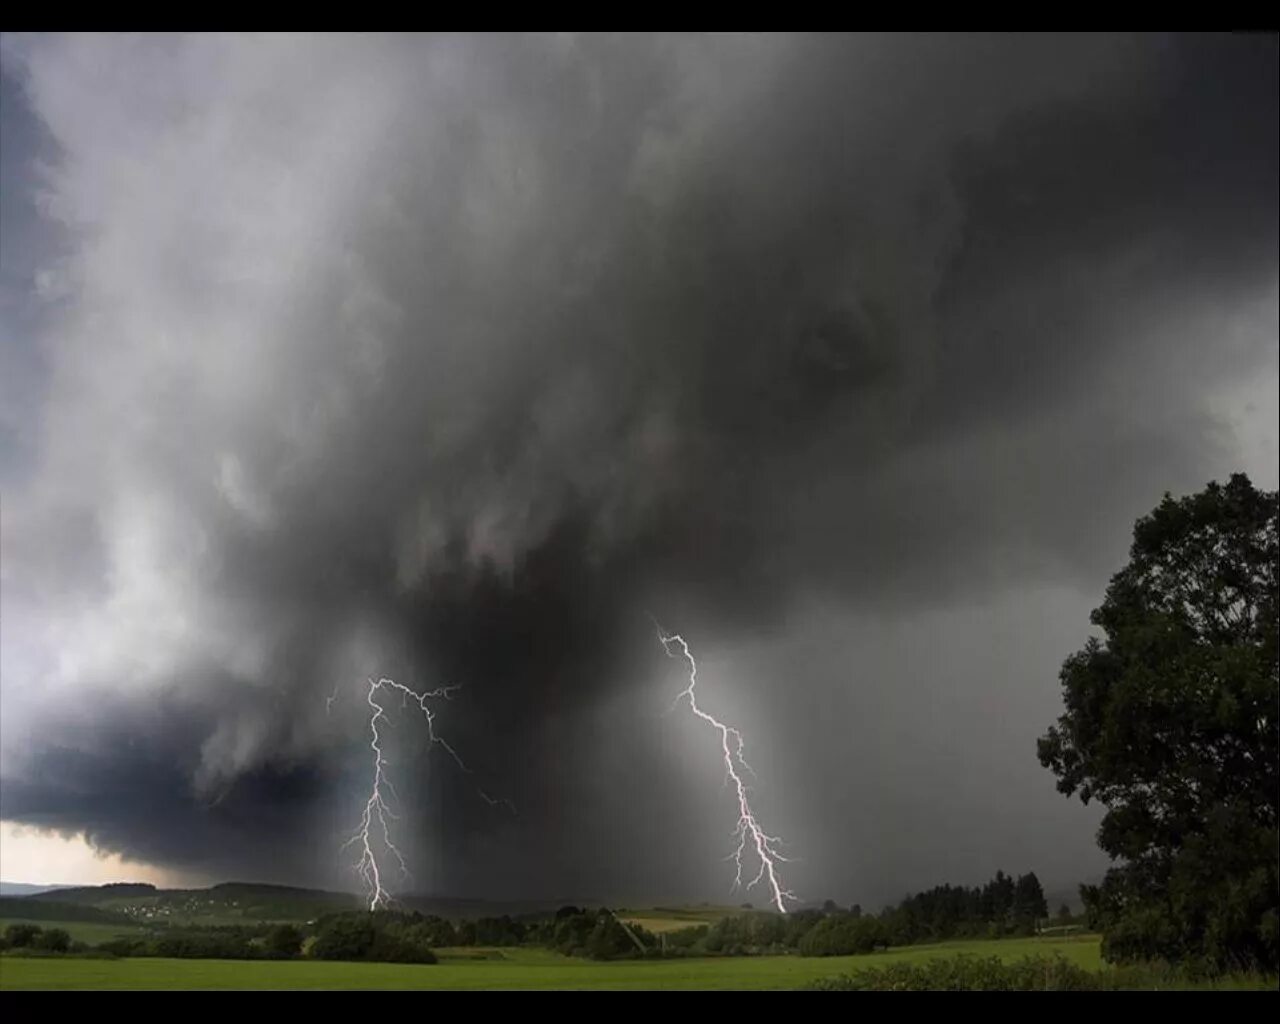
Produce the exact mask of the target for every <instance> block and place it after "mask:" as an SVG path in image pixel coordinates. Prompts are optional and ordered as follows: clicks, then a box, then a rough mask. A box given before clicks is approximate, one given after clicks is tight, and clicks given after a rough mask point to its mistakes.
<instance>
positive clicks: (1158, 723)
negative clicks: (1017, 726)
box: [1038, 474, 1280, 970]
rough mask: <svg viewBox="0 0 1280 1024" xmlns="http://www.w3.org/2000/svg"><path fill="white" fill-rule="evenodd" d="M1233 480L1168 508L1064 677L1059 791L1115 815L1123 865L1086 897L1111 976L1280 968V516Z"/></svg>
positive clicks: (1106, 837) (1105, 843)
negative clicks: (1188, 963)
mask: <svg viewBox="0 0 1280 1024" xmlns="http://www.w3.org/2000/svg"><path fill="white" fill-rule="evenodd" d="M1278 509H1280V501H1278V499H1277V493H1276V492H1274V491H1271V492H1263V491H1258V490H1256V489H1255V488H1254V487H1253V485H1252V484H1251V483H1250V482H1249V479H1248V478H1247V477H1246V476H1244V475H1242V474H1236V475H1234V476H1232V477H1231V480H1230V481H1229V482H1228V483H1227V484H1226V485H1225V486H1222V485H1219V484H1216V483H1212V484H1210V485H1209V486H1208V487H1207V488H1206V489H1205V490H1204V491H1202V492H1201V493H1199V494H1195V495H1192V496H1189V497H1186V498H1182V499H1178V500H1175V499H1173V498H1172V497H1170V496H1169V495H1167V494H1166V495H1165V498H1164V500H1163V501H1162V502H1161V503H1160V505H1159V506H1158V507H1157V508H1156V509H1155V510H1154V511H1153V512H1152V513H1151V514H1150V515H1148V516H1145V517H1144V518H1142V519H1140V520H1139V521H1138V523H1137V525H1136V526H1135V528H1134V534H1133V545H1132V547H1131V549H1130V560H1129V564H1128V565H1127V566H1125V568H1123V569H1122V570H1121V571H1120V572H1118V573H1117V574H1116V575H1115V576H1114V577H1112V580H1111V584H1110V586H1109V587H1108V588H1107V592H1106V597H1105V599H1104V601H1103V604H1102V606H1101V607H1100V608H1098V609H1096V610H1095V611H1094V612H1093V615H1092V616H1091V621H1092V622H1093V624H1094V625H1095V626H1098V627H1100V628H1101V630H1102V631H1103V633H1104V634H1105V640H1099V639H1097V638H1092V639H1090V640H1089V641H1088V643H1087V644H1086V645H1085V646H1084V648H1083V649H1082V650H1081V651H1079V652H1077V653H1076V654H1074V655H1072V656H1071V657H1069V658H1068V659H1067V660H1066V662H1065V663H1064V665H1063V667H1062V672H1061V675H1060V678H1061V681H1062V687H1063V696H1064V702H1065V705H1066V707H1065V713H1064V714H1063V715H1062V717H1061V718H1060V719H1059V720H1058V723H1057V725H1056V726H1055V727H1053V728H1051V729H1050V730H1049V731H1048V733H1047V735H1045V736H1044V737H1042V738H1041V739H1040V741H1039V744H1038V753H1039V758H1040V762H1041V764H1043V765H1044V766H1045V767H1046V768H1049V769H1050V770H1051V771H1052V772H1053V773H1054V774H1055V775H1056V776H1057V777H1058V790H1059V791H1060V792H1062V793H1063V794H1065V795H1068V796H1070V795H1073V794H1076V793H1078V794H1079V796H1080V798H1081V800H1083V801H1084V802H1085V803H1088V802H1089V801H1090V800H1093V799H1096V800H1098V801H1099V802H1100V803H1102V804H1103V805H1104V806H1105V807H1106V808H1107V813H1106V815H1105V816H1104V818H1103V821H1102V826H1101V828H1100V829H1099V832H1098V841H1099V844H1100V845H1101V847H1102V848H1103V850H1105V851H1106V852H1107V853H1108V854H1109V855H1110V856H1111V858H1112V859H1113V860H1114V861H1116V862H1117V865H1116V866H1115V867H1113V868H1112V869H1111V870H1110V871H1108V872H1107V875H1106V877H1105V879H1104V880H1103V883H1102V885H1101V886H1096V887H1095V886H1085V887H1082V889H1081V896H1082V897H1083V898H1084V900H1085V904H1086V911H1087V914H1088V917H1089V920H1090V921H1091V922H1092V923H1093V924H1094V925H1096V926H1099V927H1101V928H1102V929H1103V932H1104V955H1105V956H1107V958H1108V959H1110V960H1117V961H1124V960H1133V959H1141V958H1156V957H1158V958H1164V959H1170V960H1184V959H1204V960H1206V961H1208V962H1210V963H1212V964H1215V965H1217V966H1226V965H1231V964H1258V965H1261V966H1265V967H1268V968H1270V969H1272V970H1274V969H1275V968H1276V966H1277V965H1278V963H1280V956H1278V954H1277V913H1278V911H1280V907H1278V906H1277V904H1278V902H1280V900H1278V888H1277V861H1276V848H1277V841H1278V839H1280V834H1278V833H1277V788H1278V787H1277V783H1278V781H1280V779H1278V776H1277V753H1278V752H1280V743H1278V742H1277V740H1278V738H1280V723H1278V722H1277V701H1278V699H1280V663H1278V659H1277V611H1278V608H1280V604H1278V601H1277V563H1278V562H1280V544H1278V542H1277V518H1278V516H1277V511H1278Z"/></svg>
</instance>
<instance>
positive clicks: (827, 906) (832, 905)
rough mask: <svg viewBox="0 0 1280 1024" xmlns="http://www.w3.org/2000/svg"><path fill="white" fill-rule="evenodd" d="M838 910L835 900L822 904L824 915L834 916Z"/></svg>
mask: <svg viewBox="0 0 1280 1024" xmlns="http://www.w3.org/2000/svg"><path fill="white" fill-rule="evenodd" d="M839 909H840V907H839V906H838V905H837V904H836V901H835V900H825V901H824V902H823V904H822V912H823V913H824V914H834V913H835V912H836V911H838V910H839Z"/></svg>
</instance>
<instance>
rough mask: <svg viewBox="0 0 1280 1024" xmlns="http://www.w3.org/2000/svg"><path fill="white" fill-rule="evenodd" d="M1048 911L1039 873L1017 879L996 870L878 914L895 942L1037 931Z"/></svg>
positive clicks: (1024, 933)
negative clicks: (975, 882)
mask: <svg viewBox="0 0 1280 1024" xmlns="http://www.w3.org/2000/svg"><path fill="white" fill-rule="evenodd" d="M1048 916H1049V906H1048V904H1047V903H1046V902H1045V898H1044V889H1043V888H1042V887H1041V885H1040V879H1038V878H1036V875H1035V872H1034V871H1033V872H1031V873H1029V874H1026V875H1020V876H1018V878H1017V879H1015V878H1013V876H1011V875H1006V874H1005V873H1004V872H1003V871H997V872H996V874H995V877H994V878H992V879H991V881H989V882H988V883H987V884H986V885H983V886H974V887H973V888H966V887H965V886H956V885H940V886H936V887H935V888H933V889H929V890H927V891H925V892H921V893H917V894H915V895H914V896H908V897H907V898H906V899H904V900H903V901H902V902H901V903H899V904H898V905H897V906H896V907H891V908H889V909H888V910H886V911H884V913H882V914H881V915H880V920H881V921H882V923H883V924H884V926H885V929H886V939H887V940H888V943H889V944H891V945H894V946H906V945H910V944H912V943H916V942H941V941H943V940H945V939H956V938H983V937H986V938H993V939H994V938H1000V937H1001V936H1005V935H1034V934H1035V933H1036V929H1037V927H1038V925H1039V924H1040V923H1041V922H1042V921H1044V920H1045V918H1047V917H1048Z"/></svg>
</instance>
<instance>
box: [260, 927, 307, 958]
mask: <svg viewBox="0 0 1280 1024" xmlns="http://www.w3.org/2000/svg"><path fill="white" fill-rule="evenodd" d="M265 946H266V949H267V955H268V956H270V957H272V958H273V959H277V960H291V959H292V958H293V957H295V956H297V955H298V954H299V953H300V952H302V932H300V931H298V929H297V928H295V927H294V926H293V925H291V924H278V925H276V926H275V927H274V928H272V929H271V931H269V932H267V938H266V942H265Z"/></svg>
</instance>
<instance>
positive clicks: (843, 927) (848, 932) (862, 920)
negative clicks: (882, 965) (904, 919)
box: [799, 914, 888, 956]
mask: <svg viewBox="0 0 1280 1024" xmlns="http://www.w3.org/2000/svg"><path fill="white" fill-rule="evenodd" d="M885 945H888V942H887V940H886V938H885V932H884V927H883V925H881V923H880V922H879V921H877V920H876V919H875V918H874V917H854V916H853V915H852V914H833V915H832V916H830V917H827V918H824V919H823V920H821V921H819V922H818V923H817V924H816V925H814V926H813V927H812V928H811V929H809V931H808V932H806V933H805V935H804V936H803V937H802V938H801V939H800V944H799V951H800V955H801V956H848V955H849V954H851V953H870V952H871V951H872V950H874V949H875V948H876V947H877V946H885Z"/></svg>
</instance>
